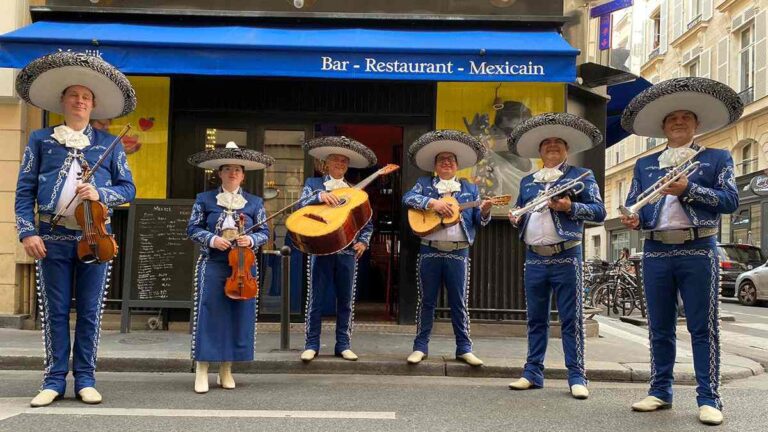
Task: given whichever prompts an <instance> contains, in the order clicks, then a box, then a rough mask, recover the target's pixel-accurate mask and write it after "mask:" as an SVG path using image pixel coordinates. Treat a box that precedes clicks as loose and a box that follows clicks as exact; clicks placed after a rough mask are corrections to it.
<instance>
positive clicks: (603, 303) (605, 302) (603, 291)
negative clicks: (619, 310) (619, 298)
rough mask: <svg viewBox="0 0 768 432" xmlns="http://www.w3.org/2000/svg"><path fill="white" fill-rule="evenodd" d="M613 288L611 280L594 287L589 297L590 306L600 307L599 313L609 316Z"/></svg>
mask: <svg viewBox="0 0 768 432" xmlns="http://www.w3.org/2000/svg"><path fill="white" fill-rule="evenodd" d="M613 289H614V288H613V283H611V282H605V283H602V284H600V285H599V286H598V287H597V288H595V289H594V291H592V296H591V297H590V303H591V307H593V308H596V309H600V313H601V314H604V315H609V316H610V312H611V298H612V297H613Z"/></svg>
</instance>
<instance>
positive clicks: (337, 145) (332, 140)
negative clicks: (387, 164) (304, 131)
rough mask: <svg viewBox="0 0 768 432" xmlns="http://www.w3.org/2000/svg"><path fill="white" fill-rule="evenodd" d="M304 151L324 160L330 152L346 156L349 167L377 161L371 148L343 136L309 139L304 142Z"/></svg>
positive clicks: (371, 164) (363, 165)
mask: <svg viewBox="0 0 768 432" xmlns="http://www.w3.org/2000/svg"><path fill="white" fill-rule="evenodd" d="M304 151H306V152H307V153H309V154H310V156H313V157H315V158H317V159H320V160H325V159H326V158H327V157H328V156H330V155H332V154H338V155H343V156H346V157H348V158H349V166H350V167H351V168H368V167H369V166H373V165H376V162H378V160H377V159H376V154H375V153H374V152H373V150H371V149H369V148H368V147H366V146H365V145H364V144H362V143H360V142H358V141H355V140H353V139H351V138H347V137H345V136H326V137H320V138H315V139H312V140H309V141H307V142H305V143H304Z"/></svg>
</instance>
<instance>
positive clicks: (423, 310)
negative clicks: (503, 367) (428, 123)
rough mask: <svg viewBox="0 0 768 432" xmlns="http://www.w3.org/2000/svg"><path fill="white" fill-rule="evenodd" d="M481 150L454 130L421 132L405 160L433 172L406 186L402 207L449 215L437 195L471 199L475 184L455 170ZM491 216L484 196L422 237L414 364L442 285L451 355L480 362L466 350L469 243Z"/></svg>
mask: <svg viewBox="0 0 768 432" xmlns="http://www.w3.org/2000/svg"><path fill="white" fill-rule="evenodd" d="M486 152H487V149H486V148H485V146H483V144H482V143H481V142H480V141H479V140H478V139H477V138H475V137H473V136H470V135H467V134H465V133H463V132H460V131H455V130H438V131H433V132H429V133H426V134H424V135H422V136H421V137H420V138H419V139H417V140H416V141H415V142H414V143H413V144H411V146H410V148H409V149H408V157H409V158H410V160H411V163H413V164H414V165H416V166H417V167H419V168H420V169H422V170H424V171H427V172H430V173H432V172H436V173H437V175H435V176H432V175H431V176H424V177H419V179H418V180H417V181H416V184H415V185H414V186H413V188H411V190H410V191H408V192H406V193H405V194H404V195H403V204H405V205H406V206H408V207H411V208H415V209H420V210H426V209H432V210H434V211H436V212H437V213H438V214H440V215H442V216H450V215H452V214H453V212H456V211H459V209H455V208H451V206H450V204H447V203H446V202H444V201H441V200H440V198H442V197H446V196H453V197H454V198H456V200H457V201H458V202H459V203H465V202H469V201H477V200H478V199H479V195H478V191H477V186H476V185H474V184H472V183H470V182H469V181H467V180H466V179H458V178H457V177H456V172H457V171H458V170H459V169H464V168H470V167H472V166H475V165H476V164H477V162H478V161H480V160H481V159H482V158H483V157H485V155H486ZM490 220H491V201H489V200H484V201H483V202H482V204H481V205H480V207H479V208H478V207H469V208H467V209H465V210H461V222H460V223H459V224H456V225H453V226H450V227H447V228H443V229H441V230H439V231H437V232H434V233H432V234H429V235H427V236H425V237H423V238H422V240H421V249H419V257H418V261H417V264H416V272H417V273H416V282H417V285H418V290H419V302H418V306H417V309H416V338H415V340H414V341H413V352H412V353H411V355H409V356H408V359H407V360H408V363H410V364H417V363H419V362H421V361H422V360H423V359H425V358H426V357H427V354H428V353H429V336H430V334H431V333H432V324H433V322H434V320H435V308H436V306H437V299H438V298H439V295H440V290H441V288H442V287H443V286H445V289H446V291H447V293H448V302H449V304H450V308H451V323H452V325H453V334H454V336H455V337H456V359H457V360H461V361H463V362H465V363H467V364H469V365H471V366H482V364H483V361H482V360H480V359H479V358H478V357H477V356H475V354H474V353H473V352H472V340H471V339H470V338H469V311H468V305H467V302H468V300H469V276H470V263H469V247H470V246H471V245H472V243H473V242H474V240H475V230H476V227H477V226H478V225H482V226H485V225H487V224H488V222H490Z"/></svg>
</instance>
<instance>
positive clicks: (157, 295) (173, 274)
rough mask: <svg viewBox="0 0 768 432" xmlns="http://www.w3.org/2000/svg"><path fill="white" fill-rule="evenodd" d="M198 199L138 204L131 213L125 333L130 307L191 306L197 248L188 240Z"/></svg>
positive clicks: (124, 289)
mask: <svg viewBox="0 0 768 432" xmlns="http://www.w3.org/2000/svg"><path fill="white" fill-rule="evenodd" d="M193 204H194V200H185V199H169V200H147V199H139V200H136V201H134V202H133V203H131V206H130V208H129V211H128V244H127V246H126V248H125V250H122V251H120V252H121V253H125V254H127V255H126V261H125V263H126V264H125V265H126V267H125V270H124V272H123V274H124V282H123V310H122V325H121V330H122V331H123V332H127V331H128V329H129V328H130V309H131V308H138V307H143V308H183V309H189V308H191V307H192V288H193V286H194V280H193V278H194V273H195V272H194V265H195V260H196V254H197V249H198V248H197V247H196V246H195V245H194V244H193V243H192V241H191V240H189V239H188V238H187V223H188V222H189V216H190V214H191V213H192V205H193Z"/></svg>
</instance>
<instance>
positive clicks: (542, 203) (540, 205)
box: [511, 171, 589, 218]
mask: <svg viewBox="0 0 768 432" xmlns="http://www.w3.org/2000/svg"><path fill="white" fill-rule="evenodd" d="M588 175H589V171H586V172H585V173H583V174H582V175H580V176H578V177H576V178H574V179H571V180H568V181H567V182H565V183H563V184H559V185H557V186H555V187H552V188H550V189H549V190H546V191H542V192H541V193H539V195H538V196H536V198H534V199H533V200H531V202H529V203H528V204H526V205H525V206H524V207H518V208H515V209H512V212H511V214H512V216H513V217H515V218H519V217H520V216H523V215H526V214H528V213H531V212H536V213H539V212H542V211H544V210H545V209H546V208H547V203H549V201H550V200H551V199H554V198H555V197H557V196H558V195H564V194H565V193H566V192H568V193H571V194H573V195H578V194H580V193H581V192H582V191H583V190H584V182H582V181H581V180H582V179H583V178H584V177H586V176H588Z"/></svg>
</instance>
